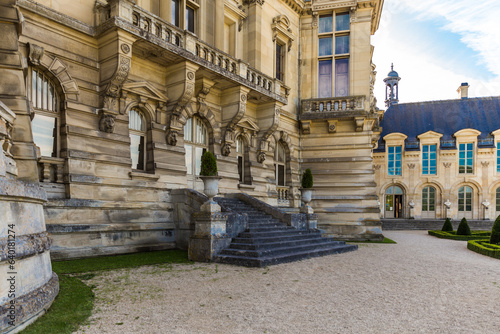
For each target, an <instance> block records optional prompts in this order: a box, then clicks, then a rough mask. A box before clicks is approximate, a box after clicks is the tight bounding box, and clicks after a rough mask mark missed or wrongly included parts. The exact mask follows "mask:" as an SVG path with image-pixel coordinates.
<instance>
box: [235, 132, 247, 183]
mask: <svg viewBox="0 0 500 334" xmlns="http://www.w3.org/2000/svg"><path fill="white" fill-rule="evenodd" d="M236 156H237V157H238V175H239V177H240V178H239V181H240V183H243V182H244V181H245V142H244V141H243V138H241V137H238V139H236Z"/></svg>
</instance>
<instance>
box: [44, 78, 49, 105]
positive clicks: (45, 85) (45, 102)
mask: <svg viewBox="0 0 500 334" xmlns="http://www.w3.org/2000/svg"><path fill="white" fill-rule="evenodd" d="M47 86H48V82H47V78H43V87H42V109H45V110H47V96H49V89H48V87H47Z"/></svg>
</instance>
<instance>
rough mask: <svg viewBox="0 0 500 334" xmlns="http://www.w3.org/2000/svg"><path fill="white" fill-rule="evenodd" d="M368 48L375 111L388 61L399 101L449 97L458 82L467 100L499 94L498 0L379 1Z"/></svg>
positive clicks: (453, 95)
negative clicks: (373, 75)
mask: <svg viewBox="0 0 500 334" xmlns="http://www.w3.org/2000/svg"><path fill="white" fill-rule="evenodd" d="M372 44H373V45H374V46H375V50H374V54H373V62H374V63H375V65H377V69H376V70H377V81H376V84H375V96H376V97H377V100H378V103H377V105H378V107H379V108H381V109H385V106H384V99H385V88H384V82H383V79H384V78H385V77H386V76H387V73H388V72H389V71H390V66H391V63H394V70H396V71H397V72H398V73H399V76H400V77H401V78H402V79H401V81H400V91H399V100H400V103H404V102H418V101H431V100H446V99H455V98H457V97H458V93H457V92H456V90H457V88H458V86H460V84H461V83H462V82H468V83H469V85H470V88H469V97H480V96H500V1H499V0H482V1H478V0H385V2H384V8H383V10H382V19H381V22H380V26H379V30H378V31H377V32H376V33H375V36H373V37H372Z"/></svg>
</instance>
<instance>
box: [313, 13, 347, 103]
mask: <svg viewBox="0 0 500 334" xmlns="http://www.w3.org/2000/svg"><path fill="white" fill-rule="evenodd" d="M349 29H350V19H349V13H332V14H331V15H322V16H320V17H319V25H318V97H319V98H324V97H332V94H335V97H341V96H348V95H349V50H350V48H349V43H350V38H349ZM333 86H335V89H333Z"/></svg>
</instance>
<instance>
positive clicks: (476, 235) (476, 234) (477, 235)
mask: <svg viewBox="0 0 500 334" xmlns="http://www.w3.org/2000/svg"><path fill="white" fill-rule="evenodd" d="M427 233H429V235H432V236H434V237H437V238H441V239H451V240H461V241H468V240H485V239H488V238H489V237H490V231H473V232H472V234H471V235H457V233H456V232H454V231H451V232H446V231H437V230H434V231H432V230H431V231H428V232H427Z"/></svg>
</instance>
